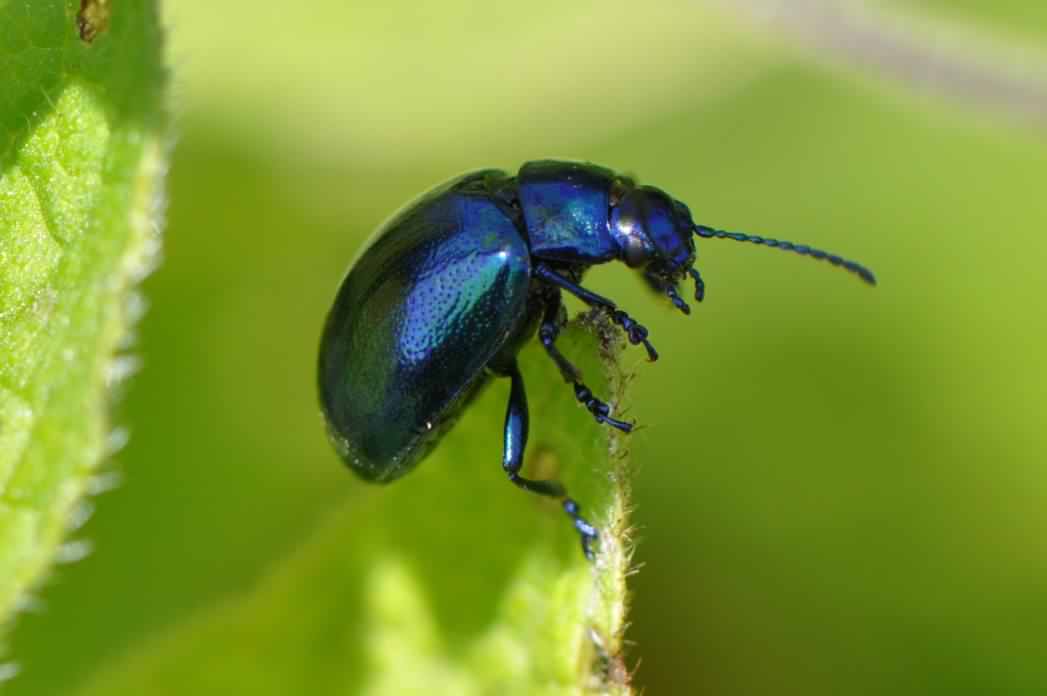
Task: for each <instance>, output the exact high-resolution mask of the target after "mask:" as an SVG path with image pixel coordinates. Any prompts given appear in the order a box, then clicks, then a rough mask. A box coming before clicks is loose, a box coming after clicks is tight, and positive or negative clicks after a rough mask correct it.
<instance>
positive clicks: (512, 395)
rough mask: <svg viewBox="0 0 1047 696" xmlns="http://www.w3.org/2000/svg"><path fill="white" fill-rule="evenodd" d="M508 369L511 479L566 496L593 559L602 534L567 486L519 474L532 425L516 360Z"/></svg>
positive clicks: (505, 461) (506, 453) (506, 455)
mask: <svg viewBox="0 0 1047 696" xmlns="http://www.w3.org/2000/svg"><path fill="white" fill-rule="evenodd" d="M508 372H509V377H510V379H511V380H512V386H511V387H510V389H509V406H508V408H506V411H505V447H504V449H503V450H502V468H503V469H504V470H505V473H506V474H508V475H509V480H510V481H512V482H513V483H515V484H516V485H517V486H519V487H520V488H523V489H524V490H525V491H531V492H532V493H537V494H538V495H545V496H549V497H550V498H562V499H563V509H564V512H566V513H567V516H568V517H570V518H571V522H572V523H573V525H574V528H575V529H576V530H577V531H578V534H579V535H580V536H581V539H582V551H583V552H584V553H585V557H586V558H588V559H589V560H590V561H591V560H593V558H594V556H593V549H592V543H593V541H595V540H596V539H598V538H599V535H598V534H597V532H596V528H595V527H593V526H592V525H591V524H589V522H587V521H586V520H585V518H584V517H582V516H581V514H580V510H581V508H580V506H579V505H578V503H576V502H575V501H574V500H573V499H572V498H568V497H567V491H566V490H564V487H563V485H562V484H561V483H560V482H558V481H534V480H532V479H526V478H524V477H523V476H520V468H521V467H522V466H523V456H524V450H525V449H527V430H528V428H529V417H528V414H527V394H526V392H525V391H524V384H523V376H522V375H521V374H520V368H519V367H517V365H516V361H515V360H514V361H513V363H512V365H511V366H510V367H509V370H508Z"/></svg>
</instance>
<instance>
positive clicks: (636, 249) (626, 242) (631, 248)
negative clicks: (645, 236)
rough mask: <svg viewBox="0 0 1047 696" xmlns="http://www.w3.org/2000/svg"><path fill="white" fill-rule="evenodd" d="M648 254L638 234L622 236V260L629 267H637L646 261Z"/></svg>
mask: <svg viewBox="0 0 1047 696" xmlns="http://www.w3.org/2000/svg"><path fill="white" fill-rule="evenodd" d="M649 258H650V256H649V255H648V253H647V247H645V246H644V243H643V240H642V239H640V236H639V235H636V234H630V235H625V236H624V237H622V260H623V261H625V265H626V266H628V267H629V268H639V267H640V266H642V265H644V264H645V263H647V261H648V259H649Z"/></svg>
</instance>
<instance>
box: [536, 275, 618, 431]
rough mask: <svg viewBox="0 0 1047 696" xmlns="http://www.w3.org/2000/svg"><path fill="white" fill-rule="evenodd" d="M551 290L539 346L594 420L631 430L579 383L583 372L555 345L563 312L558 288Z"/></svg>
mask: <svg viewBox="0 0 1047 696" xmlns="http://www.w3.org/2000/svg"><path fill="white" fill-rule="evenodd" d="M553 292H554V295H553V296H552V297H551V299H550V300H549V303H548V304H547V305H546V306H545V315H544V316H543V317H542V325H541V327H539V329H538V338H539V340H540V341H541V342H542V346H543V347H544V348H545V351H546V352H547V353H548V354H549V357H551V358H552V359H553V362H555V363H556V365H557V367H559V368H560V372H561V374H563V378H564V380H565V381H567V382H570V383H571V384H573V385H574V396H575V398H576V399H578V401H579V402H580V403H581V404H582V405H583V406H585V407H586V408H587V409H588V410H589V413H591V414H593V418H595V419H596V422H597V423H605V424H607V425H609V426H611V427H612V428H618V429H619V430H621V431H622V432H625V433H628V432H632V429H633V426H632V423H626V422H625V421H620V420H618V419H617V418H612V417H611V407H610V406H608V405H607V404H606V403H605V402H603V401H600V400H599V399H597V398H596V397H595V396H593V393H592V391H590V390H589V387H587V386H585V385H584V384H583V383H582V373H581V372H579V371H578V368H576V367H575V366H574V365H572V364H571V362H570V361H569V360H568V359H567V358H565V357H564V356H563V353H561V352H560V351H559V349H558V348H557V347H556V337H557V336H559V335H560V327H561V326H563V324H564V320H565V316H564V308H563V300H562V298H561V297H560V291H559V290H554V291H553Z"/></svg>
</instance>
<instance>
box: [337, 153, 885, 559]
mask: <svg viewBox="0 0 1047 696" xmlns="http://www.w3.org/2000/svg"><path fill="white" fill-rule="evenodd" d="M695 237H703V238H719V239H723V238H726V239H734V240H737V241H747V242H753V243H756V244H763V245H766V246H772V247H778V248H781V249H785V250H788V251H794V252H797V253H800V254H804V255H807V256H812V257H814V258H818V259H824V260H826V261H828V262H829V263H831V264H833V265H836V266H841V267H843V268H845V269H847V270H849V271H851V272H853V273H855V274H857V275H858V276H859V277H861V278H862V279H863V280H865V281H866V282H868V283H870V284H875V279H874V278H873V275H872V273H871V272H870V271H869V270H868V269H866V268H864V267H863V266H860V265H859V264H856V263H854V262H852V261H847V260H845V259H842V258H840V257H839V256H836V255H835V254H829V253H826V252H824V251H820V250H818V249H813V248H811V247H808V246H804V245H797V244H792V243H791V242H781V241H778V240H774V239H767V238H764V237H758V236H755V235H746V234H742V233H740V232H725V231H722V230H716V229H713V228H710V227H705V226H703V225H696V224H695V223H694V222H693V221H692V219H691V213H690V211H689V210H688V208H687V206H685V205H684V204H683V203H680V202H679V201H676V200H674V199H673V198H671V197H670V196H669V195H667V194H666V193H665V192H663V191H661V190H660V189H657V188H654V187H652V186H636V185H635V183H634V182H633V181H632V180H630V179H628V178H626V177H623V176H620V175H617V174H615V173H614V172H612V171H611V170H609V169H604V168H603V167H598V166H596V165H592V164H584V163H577V162H562V161H550V160H542V161H536V162H529V163H527V164H525V165H524V166H523V167H522V168H521V169H520V171H519V173H518V174H517V176H515V177H512V176H509V175H508V174H506V173H505V172H502V171H498V170H493V169H491V170H482V171H477V172H472V173H469V174H464V175H462V176H459V177H457V178H455V179H452V180H451V181H449V182H447V183H445V184H443V185H441V186H438V187H437V188H435V189H433V190H431V191H429V192H428V193H426V194H424V195H422V196H421V197H420V198H418V199H417V200H415V201H414V202H412V203H410V204H408V205H407V206H406V207H405V208H403V209H402V210H400V211H399V212H398V213H396V214H395V215H394V216H393V217H392V218H391V219H390V220H389V221H388V222H386V223H385V224H384V225H382V226H381V227H380V228H379V229H378V231H377V232H376V233H375V235H374V237H373V238H372V240H371V241H370V243H369V244H368V245H367V246H366V247H365V248H364V250H363V252H361V254H360V255H359V256H358V258H357V259H356V261H354V262H353V264H352V265H351V266H350V268H349V271H348V273H347V274H346V276H345V279H344V280H343V281H342V285H341V287H340V289H339V290H338V295H337V296H336V298H335V302H334V306H333V307H332V309H331V312H330V314H329V315H328V317H327V323H326V326H325V328H324V333H323V338H322V339H321V342H320V357H319V370H318V372H319V374H318V377H319V389H320V403H321V406H322V408H323V413H324V416H325V418H326V420H327V430H328V434H329V437H330V440H331V442H332V443H333V445H334V447H335V449H336V450H337V451H338V453H339V454H340V455H341V457H342V458H343V459H344V460H345V462H346V464H347V465H348V466H349V467H350V468H351V469H352V470H353V471H354V472H356V473H357V474H358V475H359V476H360V477H362V478H363V479H365V480H367V481H373V482H378V483H387V482H390V481H393V480H395V479H397V478H399V477H400V476H403V475H404V474H406V473H407V472H408V471H410V470H411V469H412V468H413V467H414V466H415V465H416V464H418V462H420V461H421V460H422V459H423V458H424V457H425V455H426V454H428V453H429V451H430V450H431V449H432V448H433V447H434V446H435V445H436V444H437V442H439V440H440V437H441V436H442V435H443V433H445V432H446V431H447V430H448V429H449V428H450V427H451V426H452V425H453V424H454V422H455V420H456V419H457V417H458V415H459V414H460V413H461V410H462V409H463V408H464V406H465V405H466V404H467V403H468V402H469V400H470V398H471V397H472V396H473V395H474V394H475V393H476V391H477V389H478V388H479V387H480V386H481V385H482V384H483V382H484V381H485V380H486V379H488V378H491V377H505V378H508V379H510V380H511V389H510V395H509V404H508V408H507V412H506V419H505V432H504V435H505V438H504V447H503V454H502V466H503V468H504V469H505V472H506V474H507V475H508V476H509V479H510V480H511V481H512V482H513V483H515V484H517V485H518V486H520V487H521V488H524V489H526V490H529V491H532V492H535V493H539V494H541V495H547V496H552V497H556V498H562V499H563V506H564V510H565V511H566V512H567V514H568V515H569V516H570V518H571V520H572V521H573V524H574V527H575V529H576V530H577V531H578V533H579V534H580V535H581V542H582V549H583V551H584V552H585V555H586V556H587V557H589V558H590V559H591V558H593V549H592V543H593V542H594V541H595V540H596V539H597V538H598V536H597V532H596V529H595V528H594V527H593V526H592V525H591V524H589V523H588V522H587V521H586V520H585V519H583V518H582V517H581V515H580V513H579V506H578V504H577V503H576V502H575V501H574V500H572V499H571V498H568V497H567V496H566V492H565V491H564V489H563V487H562V486H561V485H560V484H559V483H557V482H555V481H535V480H530V479H526V478H523V477H522V476H520V473H519V472H520V468H521V466H522V464H523V454H524V450H525V448H526V445H527V432H528V410H527V397H526V394H525V392H524V385H523V379H522V377H521V376H520V371H519V369H518V368H517V364H516V355H517V353H518V352H519V350H520V347H521V346H522V345H523V344H524V343H525V342H527V341H529V340H531V339H532V338H533V337H534V336H535V334H537V335H538V337H539V339H540V340H541V342H542V345H543V346H544V347H545V349H546V351H547V352H548V354H549V356H550V358H552V359H553V360H554V361H555V362H556V364H557V366H558V367H559V369H560V372H561V373H562V374H563V377H564V379H565V380H566V381H567V382H568V383H570V384H571V385H572V386H573V388H574V393H575V398H576V399H577V400H578V401H579V402H580V403H581V404H582V405H584V406H585V407H586V408H587V409H588V410H589V412H590V413H592V415H593V417H594V418H595V419H596V420H597V421H599V422H600V423H604V424H607V425H610V426H612V427H615V428H618V429H619V430H622V431H624V432H629V431H630V430H631V429H632V424H630V423H627V422H624V421H621V420H618V419H616V418H614V417H613V416H612V415H611V412H612V409H611V406H610V405H608V404H606V403H605V402H603V401H601V400H599V399H597V398H596V397H595V396H594V395H593V394H592V392H591V391H590V390H589V388H588V387H586V386H585V385H584V384H583V383H582V381H581V377H580V375H579V373H578V370H576V369H575V367H574V366H573V365H572V364H571V363H570V361H569V360H568V359H567V358H565V357H564V356H563V355H562V354H561V353H560V352H559V350H558V349H557V348H556V337H557V335H558V334H559V332H560V329H561V327H562V326H563V324H564V322H565V321H566V313H565V311H564V308H563V305H562V302H561V293H562V292H567V293H570V294H572V295H574V296H575V297H577V298H579V299H581V300H582V301H583V302H585V303H587V304H589V305H591V306H594V307H599V308H603V309H604V310H606V311H607V312H608V315H609V316H610V318H611V320H612V321H613V322H614V323H615V324H617V325H618V326H620V327H621V328H622V329H623V330H624V331H625V332H626V334H627V336H628V338H629V341H630V342H631V343H633V344H643V346H644V347H645V349H646V350H647V353H648V356H649V357H650V359H651V360H656V359H657V357H658V353H657V352H656V351H655V349H654V346H653V345H651V342H650V340H649V339H648V334H647V329H645V328H644V327H643V326H642V325H641V324H639V323H637V322H636V321H635V320H634V319H633V318H632V317H630V316H629V315H628V314H627V313H626V312H624V311H623V310H621V309H620V308H619V307H618V305H617V304H616V303H615V302H613V301H611V300H609V299H607V298H605V297H603V296H601V295H597V294H596V293H593V292H591V291H589V290H587V289H585V288H583V287H582V286H581V285H579V283H581V281H582V277H583V275H584V273H585V271H586V270H587V269H588V268H589V267H590V266H593V265H596V264H602V263H607V262H611V261H622V262H624V263H625V264H626V265H627V266H629V267H630V268H636V269H640V270H642V272H643V275H644V278H645V279H646V281H647V283H648V284H649V285H650V286H651V287H652V288H653V289H654V290H656V291H657V292H659V293H661V294H663V295H665V296H666V297H667V298H668V300H669V301H670V302H671V303H672V304H673V306H675V307H676V308H677V309H679V310H680V311H682V312H683V313H685V314H689V313H690V311H691V310H690V307H689V306H688V305H687V303H686V302H685V301H684V300H683V299H682V298H681V296H680V293H679V285H680V283H681V282H682V281H684V280H686V279H687V278H688V276H689V277H690V278H691V279H692V280H693V282H694V289H695V299H696V300H697V301H699V302H700V301H701V300H702V298H703V297H704V294H705V284H704V282H703V281H702V278H701V276H700V275H699V273H698V271H697V270H696V269H695V268H694V261H695V256H696V253H695V242H694V238H695Z"/></svg>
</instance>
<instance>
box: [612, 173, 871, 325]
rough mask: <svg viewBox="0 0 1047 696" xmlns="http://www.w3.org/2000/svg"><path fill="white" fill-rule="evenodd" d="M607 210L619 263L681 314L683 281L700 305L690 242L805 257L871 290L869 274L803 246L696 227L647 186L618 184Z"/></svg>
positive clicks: (701, 290) (684, 211)
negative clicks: (726, 242) (640, 273)
mask: <svg viewBox="0 0 1047 696" xmlns="http://www.w3.org/2000/svg"><path fill="white" fill-rule="evenodd" d="M611 205H612V209H611V234H612V235H613V236H614V238H615V241H616V242H617V243H618V248H619V254H620V257H621V259H622V261H624V262H625V263H626V265H628V266H629V267H630V268H643V269H644V278H646V280H647V282H648V283H649V284H650V285H651V287H652V288H654V289H655V290H656V291H658V292H661V293H663V294H665V295H667V296H668V297H669V299H670V300H671V301H672V303H673V306H675V307H676V308H677V309H679V310H680V311H681V312H683V313H684V314H689V313H690V311H691V308H690V307H688V306H687V303H686V302H684V301H683V299H682V298H681V297H680V294H679V284H680V282H681V281H682V280H684V278H685V276H688V275H690V276H691V277H692V278H693V279H694V299H696V300H697V301H699V302H701V301H702V298H703V297H704V295H705V283H704V282H702V278H701V276H700V275H699V274H698V271H697V270H695V268H694V260H695V257H696V253H695V246H694V237H696V236H697V237H703V238H706V239H733V240H734V241H736V242H751V243H753V244H762V245H764V246H769V247H775V248H778V249H782V250H784V251H792V252H795V253H797V254H802V255H804V256H811V257H813V258H816V259H822V260H825V261H828V262H829V263H831V264H832V265H834V266H840V267H841V268H844V269H846V270H848V271H850V272H852V273H854V274H856V275H857V276H859V277H860V278H861V279H862V280H864V281H865V282H867V283H869V284H870V285H876V278H875V276H873V274H872V272H871V271H870V270H869V269H867V268H865V267H864V266H862V265H861V264H858V263H855V262H854V261H848V260H847V259H844V258H841V257H840V256H837V255H836V254H831V253H829V252H826V251H822V250H821V249H815V248H814V247H810V246H807V245H806V244H793V243H792V242H784V241H780V240H777V239H770V238H767V237H760V236H757V235H750V234H744V233H742V232H727V231H724V230H717V229H713V228H712V227H706V226H705V225H696V224H695V223H694V220H692V219H691V211H690V210H689V209H688V208H687V206H686V205H684V204H683V203H681V202H680V201H677V200H674V199H673V198H671V197H670V196H669V195H668V194H667V193H665V192H664V191H662V190H661V189H657V188H655V187H653V186H639V187H635V186H633V183H632V182H631V181H630V180H628V179H619V180H617V181H616V182H615V185H614V188H613V189H612V192H611Z"/></svg>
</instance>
